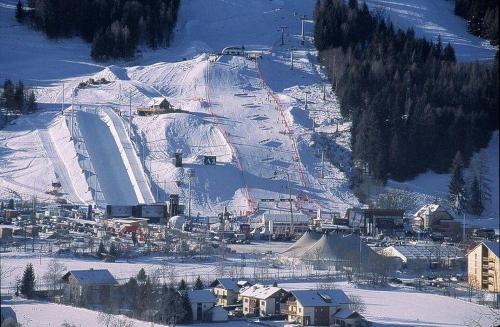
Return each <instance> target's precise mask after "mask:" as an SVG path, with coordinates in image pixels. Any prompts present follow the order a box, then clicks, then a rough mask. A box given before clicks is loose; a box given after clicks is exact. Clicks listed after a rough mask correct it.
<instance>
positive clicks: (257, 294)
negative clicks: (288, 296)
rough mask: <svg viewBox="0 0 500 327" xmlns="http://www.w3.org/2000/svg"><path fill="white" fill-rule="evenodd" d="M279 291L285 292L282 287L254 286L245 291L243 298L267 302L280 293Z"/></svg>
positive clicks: (242, 294)
mask: <svg viewBox="0 0 500 327" xmlns="http://www.w3.org/2000/svg"><path fill="white" fill-rule="evenodd" d="M279 291H283V289H282V288H281V287H276V286H263V285H254V286H250V287H248V288H247V289H245V290H244V291H243V292H242V293H240V294H241V296H245V297H252V298H256V299H259V300H265V299H268V298H270V297H271V296H273V295H274V294H276V293H278V292H279Z"/></svg>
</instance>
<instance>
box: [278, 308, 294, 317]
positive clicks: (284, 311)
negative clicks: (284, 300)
mask: <svg viewBox="0 0 500 327" xmlns="http://www.w3.org/2000/svg"><path fill="white" fill-rule="evenodd" d="M280 313H281V314H282V315H287V316H296V315H297V311H295V310H288V309H281V310H280Z"/></svg>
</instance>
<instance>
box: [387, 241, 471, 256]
mask: <svg viewBox="0 0 500 327" xmlns="http://www.w3.org/2000/svg"><path fill="white" fill-rule="evenodd" d="M386 250H389V251H390V252H392V253H393V254H394V253H395V252H396V253H398V254H399V256H401V257H405V258H406V259H437V258H463V257H464V252H463V251H462V250H460V249H459V248H457V247H456V246H448V245H436V244H425V245H420V244H415V245H413V244H407V245H393V246H390V247H387V248H385V249H384V253H387V252H386Z"/></svg>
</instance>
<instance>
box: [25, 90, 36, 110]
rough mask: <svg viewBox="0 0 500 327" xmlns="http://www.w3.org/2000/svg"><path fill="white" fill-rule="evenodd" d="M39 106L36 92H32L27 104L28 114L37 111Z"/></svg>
mask: <svg viewBox="0 0 500 327" xmlns="http://www.w3.org/2000/svg"><path fill="white" fill-rule="evenodd" d="M37 108H38V106H37V104H36V96H35V92H34V91H33V90H31V91H30V92H29V95H28V99H27V102H26V110H27V111H28V112H35V111H36V110H37Z"/></svg>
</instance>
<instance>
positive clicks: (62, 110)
mask: <svg viewBox="0 0 500 327" xmlns="http://www.w3.org/2000/svg"><path fill="white" fill-rule="evenodd" d="M63 113H64V83H63V84H62V104H61V115H62V114H63Z"/></svg>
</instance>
